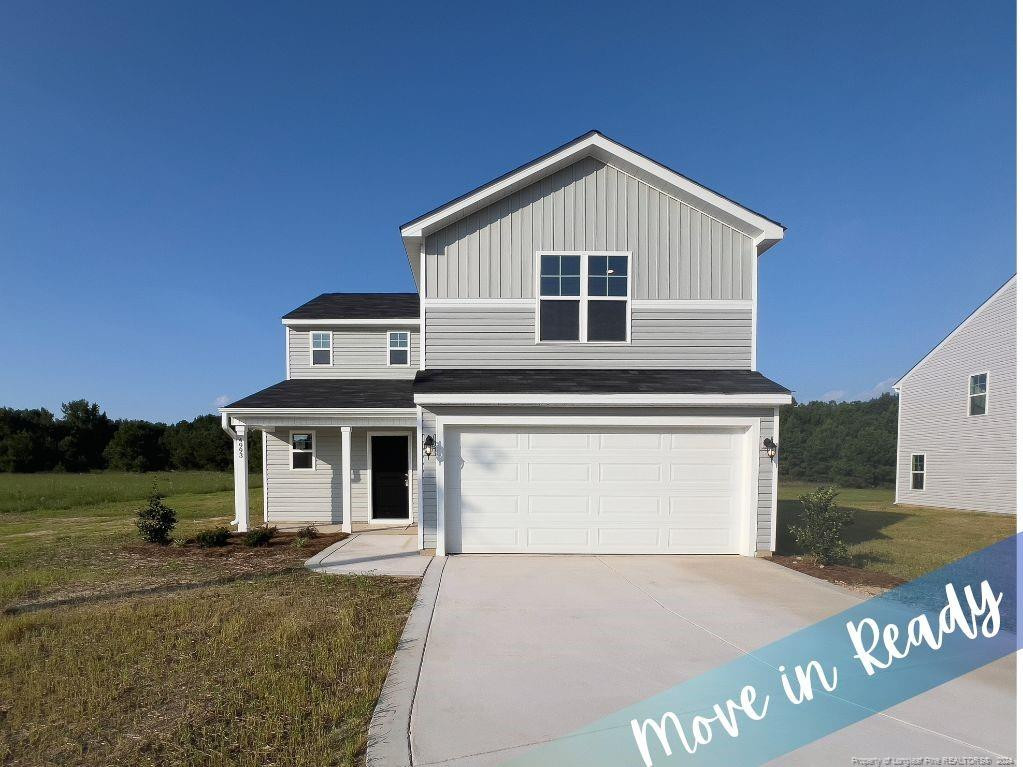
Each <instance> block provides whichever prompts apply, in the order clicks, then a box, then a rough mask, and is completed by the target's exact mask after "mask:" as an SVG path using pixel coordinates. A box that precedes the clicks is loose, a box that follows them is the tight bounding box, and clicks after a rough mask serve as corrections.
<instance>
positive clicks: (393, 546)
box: [305, 531, 431, 578]
mask: <svg viewBox="0 0 1023 767" xmlns="http://www.w3.org/2000/svg"><path fill="white" fill-rule="evenodd" d="M430 559H431V557H428V556H425V555H423V554H420V553H419V541H418V539H417V536H415V535H399V534H394V533H393V531H389V532H387V533H374V532H364V533H356V534H354V535H352V536H351V537H350V538H345V539H344V540H343V541H338V542H337V543H335V544H333V545H332V546H328V547H327V548H326V549H324V550H323V551H321V552H320V553H319V554H316V555H315V556H313V557H311V558H310V559H308V560H307V561H306V563H305V566H306V567H308V568H309V569H310V570H315V571H316V572H322V573H338V574H345V575H392V576H396V577H399V578H421V577H422V576H423V573H425V572H426V566H427V565H429V564H430Z"/></svg>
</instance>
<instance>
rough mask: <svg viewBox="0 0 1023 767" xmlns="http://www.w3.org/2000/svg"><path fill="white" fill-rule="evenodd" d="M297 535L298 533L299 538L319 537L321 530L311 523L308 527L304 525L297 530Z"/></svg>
mask: <svg viewBox="0 0 1023 767" xmlns="http://www.w3.org/2000/svg"><path fill="white" fill-rule="evenodd" d="M295 535H297V536H298V537H299V538H319V537H320V531H319V530H317V529H316V528H315V527H313V526H312V525H309V526H308V527H303V528H301V529H300V530H296V531H295Z"/></svg>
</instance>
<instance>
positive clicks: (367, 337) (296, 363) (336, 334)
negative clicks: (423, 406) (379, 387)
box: [288, 325, 419, 378]
mask: <svg viewBox="0 0 1023 767" xmlns="http://www.w3.org/2000/svg"><path fill="white" fill-rule="evenodd" d="M391 330H407V331H409V333H410V334H411V337H410V338H409V344H410V350H409V365H407V366H405V365H388V364H387V334H388V332H389V331H391ZM323 331H330V332H331V333H332V341H333V344H334V350H333V354H334V357H333V362H334V364H333V365H312V364H311V362H310V354H309V334H310V333H313V332H323ZM417 370H419V331H418V330H416V329H414V328H411V327H409V326H407V325H406V326H400V325H396V326H395V327H393V328H389V327H383V326H379V325H377V326H365V327H359V326H353V327H333V328H330V327H316V328H311V329H306V328H288V375H289V377H290V378H415V375H416V371H417Z"/></svg>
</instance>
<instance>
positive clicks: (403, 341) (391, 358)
mask: <svg viewBox="0 0 1023 767" xmlns="http://www.w3.org/2000/svg"><path fill="white" fill-rule="evenodd" d="M409 335H410V334H409V332H408V331H407V330H392V331H390V332H388V334H387V364H388V365H408V364H409Z"/></svg>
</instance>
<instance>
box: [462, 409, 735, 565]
mask: <svg viewBox="0 0 1023 767" xmlns="http://www.w3.org/2000/svg"><path fill="white" fill-rule="evenodd" d="M445 438H446V443H447V445H446V448H445V449H446V452H447V458H446V459H445V464H446V470H445V485H446V487H445V498H446V509H447V511H446V513H445V526H446V528H447V544H448V550H449V551H451V552H454V553H457V552H463V553H500V552H531V553H605V554H665V553H678V554H683V553H685V554H695V553H714V554H719V553H739V552H740V548H741V546H740V540H739V537H740V536H739V530H740V520H741V518H742V517H741V514H742V512H741V507H742V506H743V502H742V501H743V498H745V497H747V494H746V493H745V492H744V490H743V482H742V481H741V475H742V473H743V472H742V470H741V463H742V462H741V447H740V446H741V445H742V443H743V439H742V436H741V435H740V433H739V432H738V431H729V430H725V429H717V430H708V429H702V430H695V429H688V430H683V429H679V430H673V431H664V430H639V429H627V430H624V429H614V430H612V429H608V430H606V431H604V430H602V431H599V432H594V431H593V430H592V428H591V429H587V430H573V429H569V428H552V429H535V430H529V431H527V430H523V429H519V428H496V427H495V428H468V427H466V428H461V429H458V430H455V429H450V428H449V430H448V431H447V433H446V435H445Z"/></svg>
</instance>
